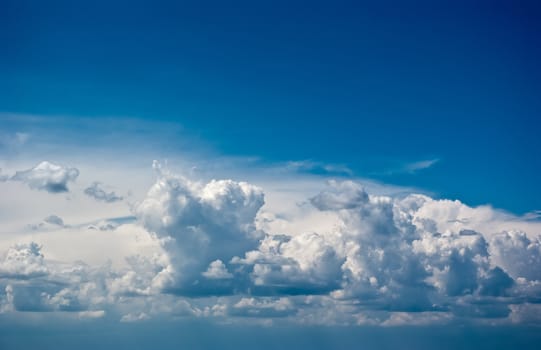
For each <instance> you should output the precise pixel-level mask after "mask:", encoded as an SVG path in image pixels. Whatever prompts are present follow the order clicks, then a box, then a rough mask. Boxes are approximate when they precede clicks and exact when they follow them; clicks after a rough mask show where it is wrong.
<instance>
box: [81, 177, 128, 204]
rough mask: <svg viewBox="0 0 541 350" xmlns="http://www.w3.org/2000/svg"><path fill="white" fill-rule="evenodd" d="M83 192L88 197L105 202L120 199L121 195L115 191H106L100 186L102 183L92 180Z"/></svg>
mask: <svg viewBox="0 0 541 350" xmlns="http://www.w3.org/2000/svg"><path fill="white" fill-rule="evenodd" d="M84 192H85V194H86V195H87V196H89V197H92V198H94V199H96V200H98V201H102V202H106V203H114V202H118V201H121V200H122V199H123V197H121V196H118V195H117V194H116V193H115V192H113V191H111V192H106V191H105V190H104V189H103V188H102V184H101V183H99V182H94V183H92V185H90V186H88V187H87V188H85V191H84Z"/></svg>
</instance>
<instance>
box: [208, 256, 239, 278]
mask: <svg viewBox="0 0 541 350" xmlns="http://www.w3.org/2000/svg"><path fill="white" fill-rule="evenodd" d="M203 276H205V277H206V278H209V279H228V278H233V275H232V274H231V273H229V271H227V267H226V266H225V264H224V263H223V262H222V261H221V260H214V261H213V262H211V263H210V265H209V268H208V269H207V271H205V272H203Z"/></svg>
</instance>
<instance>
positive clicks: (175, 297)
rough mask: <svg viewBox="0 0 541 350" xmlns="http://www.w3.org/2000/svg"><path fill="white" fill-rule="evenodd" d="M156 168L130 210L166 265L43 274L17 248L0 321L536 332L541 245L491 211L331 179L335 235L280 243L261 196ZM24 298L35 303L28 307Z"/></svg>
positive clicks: (320, 210)
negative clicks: (64, 315)
mask: <svg viewBox="0 0 541 350" xmlns="http://www.w3.org/2000/svg"><path fill="white" fill-rule="evenodd" d="M155 169H156V170H157V180H156V183H155V184H154V185H153V186H152V187H151V188H150V190H149V191H148V193H147V195H146V197H145V198H144V199H143V200H142V201H140V202H138V203H137V204H135V205H134V207H133V211H134V215H135V217H136V219H137V223H138V225H141V226H142V227H143V228H145V229H146V230H147V231H148V232H149V233H150V234H151V235H152V237H153V239H154V240H155V241H156V242H157V244H158V245H159V247H160V251H161V253H160V254H155V255H153V256H133V257H130V258H129V259H128V261H127V262H128V265H129V266H128V267H127V268H125V269H123V270H119V271H114V270H113V269H112V268H111V267H103V268H93V267H90V266H84V265H78V266H77V268H71V269H66V268H65V267H62V266H61V265H55V264H53V263H50V264H49V263H46V261H45V259H44V258H43V255H42V254H41V252H40V247H39V246H37V245H34V244H30V245H23V246H15V247H12V248H10V250H9V251H8V254H7V255H6V256H5V257H4V259H3V260H1V261H0V273H2V276H3V277H4V278H5V279H6V280H7V281H8V282H7V284H6V282H4V285H3V286H2V287H3V289H4V290H5V292H4V297H3V299H2V297H1V295H0V304H2V302H1V300H4V301H3V304H2V305H3V306H1V305H0V310H2V309H3V310H13V309H15V310H17V309H21V308H22V309H24V310H30V309H35V310H36V311H44V310H46V311H55V310H66V311H74V312H75V311H77V312H83V313H84V312H91V313H90V314H89V315H103V314H104V313H105V312H106V313H107V314H114V313H117V314H119V317H118V318H119V319H122V320H123V321H130V322H139V321H141V322H142V321H144V320H146V319H148V318H153V317H162V316H163V314H169V313H170V314H171V315H177V316H178V315H183V317H209V318H213V319H215V318H216V319H223V318H226V319H235V320H238V319H243V318H246V317H248V318H250V319H254V318H263V319H281V320H287V321H288V322H301V323H316V324H379V325H399V324H405V323H407V324H423V323H424V324H426V323H429V324H433V323H438V322H439V323H449V322H465V320H466V321H467V322H474V321H475V322H501V323H506V322H507V323H513V322H515V323H516V322H519V323H521V322H530V323H531V322H534V323H536V322H537V321H536V320H537V319H536V318H532V317H531V310H529V309H528V308H526V307H524V306H525V305H534V304H536V303H537V302H538V301H539V300H540V298H541V287H540V286H541V268H540V267H539V266H540V263H541V241H540V239H539V238H535V237H533V235H532V234H527V233H525V232H524V231H521V230H520V229H516V230H510V229H508V227H509V225H510V224H512V225H518V226H520V222H519V221H517V219H516V218H512V220H511V221H509V220H508V219H506V217H505V216H502V215H501V214H499V213H498V212H496V211H494V210H493V209H491V208H489V207H478V208H471V207H468V206H466V205H464V204H463V203H461V202H459V201H449V200H435V199H432V198H430V197H428V196H425V195H419V194H410V195H407V196H405V197H403V196H401V197H392V196H378V195H371V194H369V193H367V192H366V191H365V189H364V188H363V187H362V186H361V185H360V184H359V183H357V182H355V181H344V182H336V181H335V182H332V181H331V182H329V184H328V186H327V188H326V189H324V190H323V191H321V192H320V193H319V194H316V195H315V196H312V197H311V198H309V199H308V202H307V203H309V204H308V207H306V208H305V210H310V211H312V212H313V213H314V214H319V215H324V216H325V217H327V218H331V217H332V218H333V220H336V222H335V225H333V228H332V229H326V230H320V229H319V228H318V227H317V225H315V226H314V227H313V230H303V231H299V232H287V233H283V232H280V233H278V232H271V231H264V230H262V229H261V228H260V227H258V225H257V217H258V214H259V213H260V211H261V209H262V207H263V206H264V203H265V197H264V193H263V190H262V189H261V188H259V187H257V186H254V185H251V184H248V183H245V182H236V181H233V180H212V181H210V182H208V183H201V182H197V181H193V180H190V179H188V178H185V177H183V176H178V175H175V174H172V173H170V172H169V171H167V170H165V169H163V168H161V166H160V165H159V164H157V163H156V164H155ZM288 220H289V221H295V220H296V218H295V216H294V215H292V216H291V217H289V218H288ZM502 220H504V221H505V220H508V221H505V222H504V224H505V225H504V224H502V222H503V221H502ZM49 221H51V220H49ZM52 221H55V222H58V220H52ZM53 281H55V282H54V283H53ZM58 281H62V287H58V286H59V284H58V283H57V282H58ZM54 286H56V287H54ZM8 287H9V288H8ZM36 290H37V291H41V293H35V291H36ZM0 294H1V292H0ZM43 296H45V297H43ZM25 298H27V299H28V298H30V299H32V298H37V299H36V300H37V301H35V302H34V303H31V302H28V303H27V304H25V305H22V304H21V303H22V302H20V301H21V300H25ZM16 300H19V304H17V305H15V304H14V301H16ZM119 300H122V303H123V304H122V305H129V307H128V306H126V308H127V309H126V308H124V309H123V306H119V305H117V304H118V301H119ZM141 300H144V302H141ZM531 307H534V306H531ZM40 308H41V309H40ZM101 310H105V311H101ZM85 315H86V314H85ZM532 320H533V321H532Z"/></svg>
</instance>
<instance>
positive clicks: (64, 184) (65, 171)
mask: <svg viewBox="0 0 541 350" xmlns="http://www.w3.org/2000/svg"><path fill="white" fill-rule="evenodd" d="M78 176H79V170H78V169H77V168H72V167H67V166H62V165H57V164H54V163H50V162H47V161H44V162H41V163H39V164H38V165H36V166H35V167H33V168H31V169H28V170H23V171H17V172H16V173H15V175H13V176H12V177H11V178H10V179H11V180H12V181H21V182H23V183H25V184H27V185H28V186H29V187H30V188H32V189H35V190H42V191H47V192H50V193H61V192H68V190H69V189H68V183H70V182H73V181H75V179H77V177H78Z"/></svg>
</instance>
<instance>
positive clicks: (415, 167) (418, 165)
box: [404, 158, 440, 173]
mask: <svg viewBox="0 0 541 350" xmlns="http://www.w3.org/2000/svg"><path fill="white" fill-rule="evenodd" d="M439 161H440V160H439V159H438V158H435V159H427V160H421V161H418V162H413V163H409V164H407V165H406V166H405V167H404V171H406V172H408V173H415V172H417V171H419V170H424V169H428V168H431V167H432V166H434V165H435V164H436V163H438V162H439Z"/></svg>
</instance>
